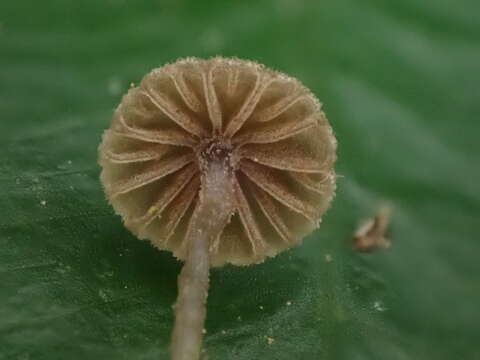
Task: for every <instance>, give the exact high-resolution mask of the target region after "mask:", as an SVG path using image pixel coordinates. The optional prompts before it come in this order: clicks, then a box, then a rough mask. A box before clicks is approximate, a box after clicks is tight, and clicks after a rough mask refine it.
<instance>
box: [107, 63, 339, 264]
mask: <svg viewBox="0 0 480 360" xmlns="http://www.w3.org/2000/svg"><path fill="white" fill-rule="evenodd" d="M207 148H208V149H212V148H213V149H215V151H216V152H217V154H220V155H221V156H225V157H226V159H228V161H229V162H230V166H231V168H232V171H233V172H234V181H235V184H234V187H235V200H236V209H235V212H234V214H233V215H232V217H231V219H230V222H229V223H228V224H227V225H226V227H225V228H224V230H223V232H222V234H221V236H220V237H219V238H217V239H213V240H212V241H211V243H210V261H211V265H212V266H219V265H223V264H224V263H225V262H230V263H233V264H238V265H247V264H251V263H257V262H261V261H262V260H264V259H265V257H267V256H274V255H276V254H277V253H278V252H280V251H282V250H284V249H287V248H290V247H292V246H293V245H295V244H296V243H298V242H299V241H300V240H301V239H302V238H303V237H304V236H305V235H307V234H308V233H309V232H311V231H312V230H313V229H314V228H316V227H318V226H319V224H320V220H321V215H322V214H323V213H324V212H325V211H326V209H327V208H328V206H329V204H330V201H331V199H332V197H333V196H334V192H335V172H334V169H333V164H334V162H335V159H336V155H335V151H336V140H335V137H334V136H333V134H332V129H331V127H330V125H329V124H328V121H327V119H326V118H325V115H324V113H323V112H322V111H321V110H320V103H319V102H318V100H317V99H316V98H315V96H314V95H313V94H312V93H311V92H310V91H309V90H308V89H307V88H305V87H304V86H303V85H302V84H301V83H300V82H299V81H297V80H296V79H294V78H291V77H289V76H287V75H285V74H282V73H279V72H275V71H272V70H270V69H268V68H266V67H264V66H262V65H259V64H257V63H255V62H251V61H245V60H240V59H226V58H212V59H209V60H202V59H196V58H187V59H183V60H179V61H177V62H175V63H173V64H168V65H165V66H163V67H161V68H158V69H155V70H153V71H152V72H150V73H149V74H147V75H146V76H145V77H144V78H143V80H142V81H141V83H140V85H139V86H137V87H133V88H131V89H130V90H129V91H128V93H127V94H126V95H125V96H124V97H123V99H122V102H121V103H120V105H119V106H118V108H117V109H116V111H115V114H114V117H113V121H112V125H111V127H110V129H108V130H106V131H105V133H104V135H103V141H102V143H101V145H100V148H99V161H100V164H101V166H102V168H103V169H102V174H101V181H102V183H103V186H104V188H105V192H106V194H107V198H108V200H109V201H110V203H111V204H112V206H113V207H114V209H115V211H116V212H117V213H118V214H119V215H121V216H122V218H123V220H124V223H125V226H126V227H127V228H128V229H129V230H130V231H132V232H133V233H134V234H135V235H136V236H137V237H139V238H141V239H148V240H150V241H151V242H152V243H153V244H154V245H155V246H156V247H158V248H160V249H164V250H170V251H172V252H173V253H174V255H175V256H177V257H178V258H180V259H183V258H184V256H185V253H184V251H185V250H184V248H185V247H183V246H182V242H183V240H184V236H185V233H186V232H187V229H188V226H189V219H190V217H191V214H192V212H193V209H194V208H195V206H196V204H197V202H198V201H199V196H198V194H199V191H200V186H201V169H202V167H201V163H202V161H208V159H205V156H204V154H206V153H208V151H206V149H207Z"/></svg>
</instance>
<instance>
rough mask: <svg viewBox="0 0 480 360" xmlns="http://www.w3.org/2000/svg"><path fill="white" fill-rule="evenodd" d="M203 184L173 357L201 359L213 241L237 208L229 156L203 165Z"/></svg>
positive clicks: (182, 278)
mask: <svg viewBox="0 0 480 360" xmlns="http://www.w3.org/2000/svg"><path fill="white" fill-rule="evenodd" d="M202 170H203V171H202V172H203V174H202V188H201V190H200V195H199V201H198V202H197V205H196V208H195V210H194V212H193V215H192V218H191V220H190V224H189V226H188V230H187V234H186V239H185V240H186V242H185V243H186V246H187V256H186V258H185V264H184V266H183V268H182V271H181V273H180V275H179V277H178V298H177V302H176V304H175V306H174V309H175V324H174V328H173V334H172V344H171V355H172V357H171V359H172V360H197V359H199V357H200V350H201V345H202V337H203V326H204V321H205V316H206V306H205V305H206V300H207V296H208V286H209V268H210V262H209V245H210V241H214V240H215V239H216V238H217V237H218V236H220V234H221V233H222V231H223V229H224V227H225V225H226V224H227V223H228V221H229V220H230V217H231V214H232V212H233V209H234V190H233V173H232V169H231V168H230V165H229V164H228V157H227V158H224V159H218V158H217V159H214V160H213V161H210V162H208V164H206V166H205V167H204V168H203V169H202Z"/></svg>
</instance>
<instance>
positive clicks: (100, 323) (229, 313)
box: [0, 0, 480, 360]
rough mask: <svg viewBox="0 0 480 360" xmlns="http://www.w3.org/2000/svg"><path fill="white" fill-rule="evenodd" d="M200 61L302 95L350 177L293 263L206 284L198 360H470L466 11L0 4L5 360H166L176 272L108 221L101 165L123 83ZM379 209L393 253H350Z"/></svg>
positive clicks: (385, 1) (474, 345)
mask: <svg viewBox="0 0 480 360" xmlns="http://www.w3.org/2000/svg"><path fill="white" fill-rule="evenodd" d="M212 55H225V56H233V55H235V56H238V57H242V58H248V59H253V60H257V61H259V62H262V63H265V64H266V65H268V66H271V67H273V68H275V69H279V70H281V71H284V72H287V73H288V74H291V75H293V76H297V77H298V78H300V79H301V80H302V81H303V82H304V83H305V84H306V85H307V86H309V87H310V88H311V89H312V90H313V91H314V92H315V93H316V94H317V95H318V97H319V98H320V99H321V101H322V102H323V103H324V104H325V107H324V109H325V111H326V113H327V115H328V117H329V119H330V121H331V124H332V126H333V127H334V129H335V132H336V134H337V137H338V140H339V160H338V166H337V170H338V172H339V174H341V175H343V177H341V178H340V179H339V181H338V195H337V198H336V200H335V202H334V204H333V207H332V209H331V210H330V211H329V212H328V214H327V215H326V216H325V218H324V225H323V226H322V228H321V229H320V230H319V231H317V232H315V233H314V234H312V235H311V236H310V237H309V238H307V239H306V240H305V242H304V244H303V245H302V246H300V247H297V248H295V249H293V250H291V251H288V252H287V253H285V254H282V255H280V256H278V257H277V258H275V259H272V260H269V261H267V262H265V263H264V264H261V265H257V266H252V267H248V268H238V267H233V266H227V267H224V268H222V269H217V270H214V271H213V273H212V279H211V280H212V286H211V292H210V297H209V303H208V320H207V324H206V327H207V329H208V333H207V335H206V338H205V346H206V354H207V355H208V358H209V359H210V360H216V359H222V360H223V359H238V360H240V359H242V360H243V359H245V360H247V359H248V360H249V359H278V360H287V359H292V358H297V359H307V360H309V359H325V360H332V359H335V360H336V359H347V360H363V359H365V360H371V359H378V360H404V359H415V360H416V359H428V360H430V359H439V360H441V359H448V360H451V359H462V360H463V359H467V360H468V359H472V360H473V359H480V345H479V339H478V337H479V335H480V311H479V308H480V305H479V303H480V260H479V255H480V240H479V233H480V193H479V182H480V166H479V163H480V161H479V160H480V146H479V145H478V141H479V135H480V125H479V121H480V90H479V87H480V2H479V1H478V0H471V1H468V0H461V1H453V0H450V1H447V0H435V1H433V0H425V1H419V0H402V1H389V0H365V1H360V0H343V1H342V0H340V1H337V0H328V1H313V0H312V1H305V2H304V1H301V0H279V1H243V2H241V1H219V0H218V1H210V0H208V1H207V0H202V1H193V0H192V1H181V0H180V1H173V0H171V1H163V2H161V1H138V0H137V1H131V0H128V1H127V0H109V1H105V0H102V1H101V0H82V1H73V0H45V1H34V0H29V1H27V0H2V1H1V2H0V359H1V360H5V359H18V360H34V359H35V360H37V359H38V360H44V359H73V360H75V359H82V360H83V359H92V360H94V359H145V360H146V359H167V346H168V341H169V333H170V329H171V325H172V312H171V308H170V306H171V304H172V303H173V302H174V299H175V296H176V276H177V273H178V271H179V269H180V264H179V263H178V262H177V261H176V260H174V259H173V258H172V256H170V254H168V253H162V252H159V251H156V250H154V249H153V248H152V247H151V246H150V245H149V244H148V243H147V242H141V241H138V240H136V239H135V238H134V237H132V236H131V235H130V234H129V233H128V232H127V231H126V230H125V229H124V228H123V227H122V225H121V221H120V219H119V218H118V217H116V216H114V215H113V212H112V210H111V209H110V208H109V206H108V205H107V204H106V202H105V200H104V196H103V194H102V190H101V187H100V184H99V181H98V175H99V168H98V166H97V165H96V147H97V144H98V143H99V141H100V136H101V133H102V130H103V129H104V128H106V127H107V126H108V124H109V121H110V118H111V115H112V110H113V109H114V107H115V106H116V105H117V103H118V102H119V100H120V98H121V94H122V93H123V92H124V91H126V89H127V88H128V86H129V84H130V83H131V82H138V81H139V80H140V79H141V77H142V76H143V74H145V73H146V72H148V71H149V70H151V69H152V68H154V67H157V66H160V65H161V64H164V63H165V62H171V61H174V60H175V59H176V58H178V57H184V56H201V57H208V56H212ZM382 201H388V202H390V203H391V204H393V206H394V208H395V213H394V217H393V224H392V229H391V230H392V231H391V234H392V241H393V246H392V248H390V249H388V250H386V251H380V252H377V253H374V254H371V255H360V254H356V253H353V252H352V251H351V249H350V237H351V234H352V232H353V231H354V229H355V227H356V225H357V223H358V221H359V220H360V219H361V218H363V217H365V216H368V215H370V214H371V212H372V211H373V210H374V209H375V207H376V206H377V205H378V204H379V203H381V202H382ZM327 254H328V255H329V256H331V258H332V261H331V262H328V261H326V258H327V257H326V255H327ZM287 301H290V302H291V305H290V306H288V305H287ZM260 306H262V307H263V309H261V308H260ZM266 337H270V338H272V339H274V341H273V343H272V344H270V345H269V344H268V341H267V338H266Z"/></svg>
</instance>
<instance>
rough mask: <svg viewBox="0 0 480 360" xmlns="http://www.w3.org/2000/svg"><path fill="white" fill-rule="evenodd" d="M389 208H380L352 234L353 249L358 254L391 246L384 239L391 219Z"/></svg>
mask: <svg viewBox="0 0 480 360" xmlns="http://www.w3.org/2000/svg"><path fill="white" fill-rule="evenodd" d="M391 212H392V210H391V207H389V206H381V207H380V208H379V209H378V211H377V214H376V215H375V216H374V217H372V218H370V219H368V220H367V221H365V222H364V223H363V224H362V225H361V226H360V227H359V228H358V230H357V231H356V232H355V234H353V248H354V249H355V250H356V251H358V252H372V251H375V250H379V249H386V248H389V247H390V246H391V243H390V240H389V239H388V238H387V237H386V232H387V230H388V225H389V223H390V217H391Z"/></svg>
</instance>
